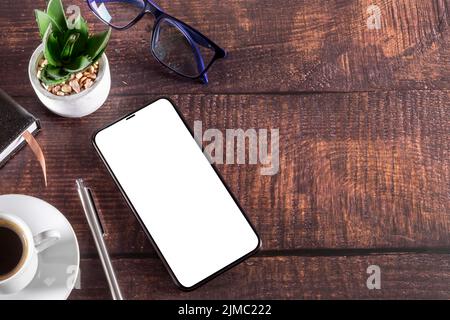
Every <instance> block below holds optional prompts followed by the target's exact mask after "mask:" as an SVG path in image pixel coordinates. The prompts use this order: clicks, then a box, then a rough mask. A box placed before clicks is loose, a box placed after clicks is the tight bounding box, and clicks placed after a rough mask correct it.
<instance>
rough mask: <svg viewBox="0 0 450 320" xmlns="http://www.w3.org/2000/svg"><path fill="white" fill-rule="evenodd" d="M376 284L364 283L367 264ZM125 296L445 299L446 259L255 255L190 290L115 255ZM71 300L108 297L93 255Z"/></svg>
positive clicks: (151, 263) (449, 275)
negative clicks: (376, 274) (377, 277)
mask: <svg viewBox="0 0 450 320" xmlns="http://www.w3.org/2000/svg"><path fill="white" fill-rule="evenodd" d="M371 265H378V266H379V267H380V269H381V289H380V290H369V289H368V288H367V284H366V282H367V278H368V277H369V275H368V274H367V268H368V267H369V266H371ZM114 266H115V268H116V272H117V276H118V279H119V283H120V286H121V288H122V291H123V294H124V296H125V298H127V299H152V300H153V299H201V300H205V299H206V300H207V299H398V298H402V299H449V298H450V293H449V290H448V288H449V285H450V258H449V256H448V255H441V254H435V255H434V254H400V255H370V256H350V257H298V256H290V257H255V258H251V259H249V260H247V262H245V263H242V264H240V265H239V266H237V267H236V268H234V269H232V270H230V271H228V272H226V273H225V274H224V275H221V276H220V277H218V278H216V279H214V280H212V281H211V282H209V283H208V284H206V285H205V286H203V287H201V288H199V289H197V290H195V291H193V292H189V293H185V292H182V291H180V290H178V289H177V288H176V286H175V285H174V284H173V282H172V280H171V279H170V277H169V275H168V273H167V272H166V270H165V269H164V266H163V265H162V263H161V262H160V261H159V260H158V259H153V258H145V259H115V260H114ZM81 267H82V273H81V289H80V290H74V291H73V292H72V294H71V296H70V298H71V299H110V296H109V291H108V289H107V285H106V281H105V279H104V275H103V274H102V272H103V271H102V269H101V266H100V264H99V262H98V260H96V259H84V260H83V261H82V263H81Z"/></svg>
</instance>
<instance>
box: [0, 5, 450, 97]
mask: <svg viewBox="0 0 450 320" xmlns="http://www.w3.org/2000/svg"><path fill="white" fill-rule="evenodd" d="M41 2H42V6H43V2H44V1H41ZM71 3H76V4H79V5H80V6H81V8H82V10H83V13H84V15H85V16H86V17H87V18H88V20H89V22H91V23H92V25H93V28H94V30H102V29H104V28H105V27H104V26H103V25H102V23H101V22H98V21H97V19H96V18H95V17H94V16H93V14H91V13H90V12H89V9H88V8H87V6H86V5H85V3H84V1H82V0H73V1H71ZM159 3H160V4H161V6H162V7H163V8H165V9H166V10H167V11H168V12H169V13H171V14H173V15H174V16H176V17H179V18H180V19H182V20H184V21H186V22H187V23H189V24H192V25H194V26H195V27H197V28H198V29H199V30H201V31H203V32H204V33H205V34H207V35H208V36H209V37H211V39H214V40H215V41H216V42H217V43H218V44H220V45H221V46H223V47H224V48H226V49H227V50H228V51H229V57H228V59H227V60H224V61H221V62H219V63H218V64H217V65H216V66H214V68H213V69H212V71H211V73H210V78H211V84H210V85H209V86H207V87H205V86H201V85H199V84H198V83H193V82H192V81H190V80H181V79H179V77H177V76H174V75H172V74H170V73H169V72H168V71H166V70H165V69H164V68H162V67H161V66H160V65H159V64H158V63H157V62H156V61H155V60H154V59H153V57H152V56H151V55H150V54H149V42H150V31H151V30H152V26H153V20H152V18H151V17H150V16H149V17H146V18H144V19H143V20H142V21H141V22H140V23H139V24H138V25H136V26H135V27H134V28H132V29H130V30H128V31H124V32H118V31H116V32H114V34H113V37H112V40H111V42H110V47H109V50H108V57H109V60H110V63H111V71H112V75H113V90H112V93H113V94H143V93H146V94H149V93H155V94H161V93H166V94H169V93H172V94H180V93H227V92H228V93H250V92H251V93H254V92H260V93H265V92H299V91H306V92H310V91H315V92H317V91H354V90H358V91H360V90H382V89H394V88H396V89H449V88H450V82H449V78H448V73H449V71H450V41H449V33H448V24H449V7H450V6H449V0H433V1H432V0H426V1H423V0H409V1H407V2H405V1H403V0H380V1H377V4H378V6H379V7H380V9H381V15H382V16H381V17H382V19H381V22H382V28H381V30H369V29H368V28H367V19H368V17H369V15H368V14H367V8H368V7H369V5H371V4H373V1H369V0H364V1H337V0H333V1H329V0H320V1H308V0H284V1H278V2H273V1H268V0H263V1H262V0H251V1H248V0H230V1H219V0H210V1H202V0H191V1H189V3H187V2H186V1H181V0H175V1H173V0H172V1H168V0H162V1H159ZM36 6H37V4H36V2H34V1H25V2H22V3H21V4H20V6H19V5H17V2H16V1H14V0H7V1H2V2H1V3H0V12H1V16H0V28H1V30H2V33H3V34H4V35H7V36H5V37H2V41H3V47H4V48H8V49H7V50H6V49H3V50H0V60H1V61H2V68H3V70H4V72H3V76H2V77H1V78H0V87H2V88H3V89H5V90H6V91H8V92H10V93H11V94H14V95H25V94H31V93H32V90H31V87H30V86H29V84H28V82H29V81H28V78H27V64H28V60H29V57H30V56H31V53H32V51H33V50H34V48H36V47H37V45H38V44H39V36H38V32H37V28H36V26H35V21H34V17H33V15H32V11H33V9H35V7H36Z"/></svg>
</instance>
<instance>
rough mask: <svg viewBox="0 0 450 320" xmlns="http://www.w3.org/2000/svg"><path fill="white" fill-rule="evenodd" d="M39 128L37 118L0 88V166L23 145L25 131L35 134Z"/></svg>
mask: <svg viewBox="0 0 450 320" xmlns="http://www.w3.org/2000/svg"><path fill="white" fill-rule="evenodd" d="M40 129H41V126H40V123H39V120H38V119H36V118H35V117H34V116H33V115H32V114H30V113H29V112H28V111H26V110H25V109H24V108H23V107H22V106H20V105H19V104H18V103H17V102H16V101H14V100H13V99H12V98H11V97H10V96H8V95H7V94H6V93H5V92H4V91H3V90H1V89H0V168H1V167H2V166H3V165H4V164H5V163H6V161H8V160H9V159H10V158H11V157H12V156H13V155H14V154H15V153H16V152H17V151H19V150H20V149H21V148H22V147H23V146H24V144H25V143H26V142H25V140H24V139H23V138H22V134H23V133H24V132H25V131H28V132H30V133H31V134H32V135H36V134H37V133H38V132H39V130H40Z"/></svg>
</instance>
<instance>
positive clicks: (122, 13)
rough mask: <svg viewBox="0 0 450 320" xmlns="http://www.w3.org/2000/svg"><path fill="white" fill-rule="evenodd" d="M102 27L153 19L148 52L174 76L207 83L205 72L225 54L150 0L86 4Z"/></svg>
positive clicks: (121, 26)
mask: <svg viewBox="0 0 450 320" xmlns="http://www.w3.org/2000/svg"><path fill="white" fill-rule="evenodd" d="M87 3H88V5H89V8H91V10H92V11H93V12H94V14H95V15H96V16H97V17H98V18H99V19H101V20H102V21H103V22H104V23H106V24H108V25H110V26H111V27H112V28H114V29H117V30H125V29H128V28H130V27H132V26H133V25H135V24H136V23H137V22H138V21H139V20H140V19H141V18H142V17H143V16H144V15H145V14H146V13H151V14H152V15H153V16H154V17H155V25H154V27H153V33H152V40H151V52H152V54H153V56H154V57H155V58H156V60H158V61H159V62H160V63H161V64H162V65H164V66H166V67H168V68H169V69H171V70H172V71H174V72H176V73H177V74H179V75H181V76H184V77H187V78H191V79H200V80H201V81H202V82H203V83H205V84H206V83H208V76H207V73H206V72H207V71H208V69H209V68H210V67H211V66H212V64H213V63H214V62H215V61H216V60H218V59H221V58H225V56H226V52H225V50H224V49H222V48H220V47H219V46H218V45H217V44H215V43H214V42H213V41H211V40H210V39H208V38H207V37H206V36H204V35H203V34H201V33H200V32H198V31H197V30H195V29H194V28H192V27H190V26H188V25H187V24H185V23H184V22H182V21H180V20H178V19H176V18H174V17H172V16H170V15H168V14H167V13H165V12H164V11H162V10H161V9H160V8H159V7H158V6H157V5H156V4H155V3H153V2H152V1H151V0H87Z"/></svg>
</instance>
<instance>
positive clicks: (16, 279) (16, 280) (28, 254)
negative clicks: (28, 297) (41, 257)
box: [0, 212, 61, 294]
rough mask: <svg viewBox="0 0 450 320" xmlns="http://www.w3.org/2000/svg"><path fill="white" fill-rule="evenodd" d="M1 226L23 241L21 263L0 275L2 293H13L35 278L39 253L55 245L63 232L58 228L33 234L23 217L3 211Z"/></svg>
mask: <svg viewBox="0 0 450 320" xmlns="http://www.w3.org/2000/svg"><path fill="white" fill-rule="evenodd" d="M0 227H5V228H8V229H10V230H12V231H14V232H15V233H16V234H17V235H18V236H19V237H20V238H21V241H22V257H21V258H20V261H19V263H18V264H17V266H16V267H14V268H13V269H12V270H11V271H10V272H8V273H7V274H4V275H0V294H11V293H15V292H18V291H20V290H22V289H24V288H25V287H26V286H27V285H28V284H29V283H30V282H31V280H33V278H34V276H35V275H36V272H37V269H38V254H39V253H41V252H43V251H44V250H46V249H48V248H50V247H51V246H53V245H54V244H55V243H56V242H57V241H58V240H59V239H60V238H61V234H60V233H59V231H57V230H47V231H43V232H41V233H38V234H37V235H35V236H33V234H32V233H31V230H30V228H29V227H28V225H27V224H26V223H25V222H24V221H23V220H22V219H20V218H19V217H17V216H15V215H13V214H7V213H1V212H0ZM0 258H1V257H0Z"/></svg>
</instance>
